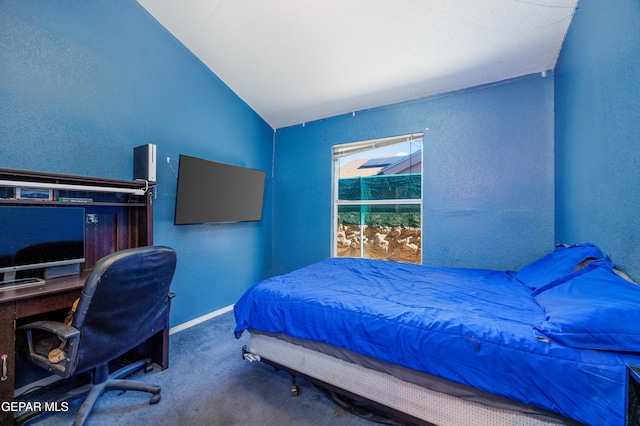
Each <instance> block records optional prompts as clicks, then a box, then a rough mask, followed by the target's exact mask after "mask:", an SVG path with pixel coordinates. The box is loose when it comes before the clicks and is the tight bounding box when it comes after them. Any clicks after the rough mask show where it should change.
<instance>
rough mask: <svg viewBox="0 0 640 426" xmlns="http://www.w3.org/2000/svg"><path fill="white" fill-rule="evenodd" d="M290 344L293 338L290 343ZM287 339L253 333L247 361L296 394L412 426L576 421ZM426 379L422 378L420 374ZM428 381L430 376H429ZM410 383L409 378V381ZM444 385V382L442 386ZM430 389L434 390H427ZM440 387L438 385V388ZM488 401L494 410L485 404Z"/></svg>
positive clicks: (509, 425)
mask: <svg viewBox="0 0 640 426" xmlns="http://www.w3.org/2000/svg"><path fill="white" fill-rule="evenodd" d="M287 340H291V339H287ZM287 340H283V338H282V336H277V337H276V336H274V335H270V334H262V333H258V332H255V331H251V338H250V349H249V350H247V349H246V347H244V348H243V358H244V359H246V360H249V361H261V362H263V363H266V364H269V365H272V366H273V367H275V368H276V369H279V370H283V371H286V372H288V373H290V374H291V375H292V387H291V392H292V395H294V396H296V395H297V394H298V388H297V384H296V382H295V380H296V377H302V378H304V379H305V380H308V381H310V382H311V383H314V384H316V385H319V386H320V387H324V388H326V389H329V390H330V391H333V392H336V393H339V394H342V395H345V396H347V397H349V398H352V399H354V400H356V401H360V402H363V403H366V404H369V405H371V406H373V407H375V408H377V409H380V410H382V411H385V412H388V413H390V414H391V415H392V416H393V417H395V418H399V419H403V420H406V421H408V422H410V423H414V424H422V425H438V426H448V425H451V426H460V425H474V426H476V425H492V426H514V425H518V426H543V425H558V424H562V425H577V424H579V423H576V422H575V421H573V420H571V419H568V418H566V417H562V416H559V415H557V414H555V413H551V412H549V411H546V410H541V409H538V408H535V407H531V406H528V405H525V404H521V403H518V402H515V401H511V400H508V399H505V398H499V397H495V396H491V395H489V394H485V393H482V392H479V391H475V390H469V389H471V388H468V387H466V386H462V385H458V384H455V383H452V382H448V381H443V380H442V379H439V378H433V376H429V377H431V378H432V379H435V380H436V384H437V383H440V384H442V385H444V386H445V388H446V387H447V386H452V387H453V389H454V390H455V388H464V389H463V392H462V393H463V394H465V393H466V396H464V395H463V398H464V399H463V398H461V397H458V396H452V395H451V394H449V393H446V392H441V391H439V390H433V389H429V388H428V387H425V386H422V385H418V384H415V383H411V382H410V381H407V380H403V379H401V378H398V377H396V376H395V375H392V374H389V373H388V372H384V371H380V370H379V369H377V368H369V367H371V366H370V365H367V367H364V366H362V365H360V364H359V363H354V362H349V361H347V360H345V359H341V358H343V357H342V356H341V357H340V358H338V357H336V356H333V355H329V354H327V353H325V351H320V350H315V349H312V348H309V347H305V346H303V345H300V344H299V343H300V342H296V341H295V339H293V341H287ZM418 374H422V373H418ZM425 376H426V375H425ZM405 378H406V377H405ZM444 382H446V383H444ZM429 387H432V386H429ZM436 388H437V386H436ZM487 401H489V404H490V405H487V404H485V402H487Z"/></svg>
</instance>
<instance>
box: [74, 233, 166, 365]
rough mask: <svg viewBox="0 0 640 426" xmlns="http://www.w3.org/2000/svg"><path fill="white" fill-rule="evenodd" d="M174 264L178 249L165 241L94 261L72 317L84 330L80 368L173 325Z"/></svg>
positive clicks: (109, 357) (112, 356) (110, 357)
mask: <svg viewBox="0 0 640 426" xmlns="http://www.w3.org/2000/svg"><path fill="white" fill-rule="evenodd" d="M175 267H176V253H175V251H173V249H171V248H169V247H163V246H148V247H138V248H133V249H126V250H122V251H119V252H116V253H112V254H109V255H107V256H105V257H103V258H102V259H100V260H99V261H98V262H97V263H96V264H95V266H94V267H93V269H92V270H91V272H90V273H89V276H88V277H87V281H86V283H85V285H84V289H83V290H82V294H81V296H80V301H79V302H78V307H77V309H76V313H75V315H74V318H73V322H72V326H73V327H75V328H76V329H78V330H80V340H79V342H78V348H77V357H76V362H75V365H74V366H73V370H74V371H75V372H76V373H80V372H82V371H87V370H89V369H91V368H94V367H96V366H99V365H102V364H105V363H106V362H108V361H110V360H113V359H115V358H117V357H119V356H120V355H122V354H124V353H126V352H128V351H129V350H131V349H133V348H134V347H136V346H138V345H139V344H140V343H142V342H144V341H145V340H147V339H148V338H149V337H151V336H153V335H154V334H156V333H157V332H158V331H161V330H163V329H164V328H165V327H166V326H168V321H169V315H168V314H169V301H168V296H169V286H170V285H171V281H172V279H173V274H174V272H175Z"/></svg>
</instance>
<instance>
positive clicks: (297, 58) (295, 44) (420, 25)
mask: <svg viewBox="0 0 640 426" xmlns="http://www.w3.org/2000/svg"><path fill="white" fill-rule="evenodd" d="M138 2H139V3H140V4H141V5H142V6H143V7H144V8H145V9H147V11H148V12H149V13H150V14H151V15H152V16H153V17H155V19H157V20H158V21H159V22H160V23H161V24H162V25H163V26H164V27H165V28H167V30H168V31H170V32H171V33H172V34H173V35H174V36H175V37H176V38H177V39H178V40H179V41H180V42H181V43H183V44H184V45H185V46H186V47H187V48H188V49H189V50H190V51H191V52H193V53H194V54H195V55H196V56H197V57H198V58H199V59H200V60H201V61H202V62H203V63H204V64H205V65H206V66H207V67H209V68H210V69H211V70H212V71H213V72H214V73H215V74H216V75H217V76H218V77H219V78H220V79H221V80H222V81H223V82H224V83H225V84H227V85H228V86H229V87H230V88H231V89H232V90H233V91H234V92H235V93H236V94H237V95H238V96H239V97H240V98H241V99H242V100H243V101H244V102H246V103H247V104H248V105H249V106H250V107H251V108H253V109H254V110H255V111H256V112H257V113H258V114H259V115H260V116H261V117H262V118H263V119H264V120H265V121H266V122H267V123H269V125H271V126H272V127H273V128H274V129H277V128H280V127H285V126H289V125H293V124H300V123H304V122H309V121H312V120H317V119H321V118H326V117H331V116H335V115H339V114H344V113H349V112H353V111H359V110H363V109H367V108H373V107H377V106H382V105H387V104H391V103H395V102H400V101H405V100H411V99H417V98H421V97H425V96H430V95H434V94H438V93H445V92H450V91H454V90H459V89H463V88H467V87H472V86H477V85H482V84H486V83H492V82H496V81H501V80H505V79H509V78H513V77H519V76H522V75H527V74H532V73H538V72H540V73H544V72H545V71H547V70H551V69H554V67H555V64H556V61H557V59H558V55H559V52H560V49H561V47H562V43H563V41H564V37H565V34H566V32H567V29H568V27H569V24H570V23H571V19H572V17H573V13H574V12H575V9H576V5H577V2H578V0H477V1H472V0H393V1H392V0H181V1H175V0H138Z"/></svg>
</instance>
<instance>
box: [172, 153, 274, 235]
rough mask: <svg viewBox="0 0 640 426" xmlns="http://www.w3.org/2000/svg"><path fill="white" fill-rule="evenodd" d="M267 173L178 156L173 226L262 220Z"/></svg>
mask: <svg viewBox="0 0 640 426" xmlns="http://www.w3.org/2000/svg"><path fill="white" fill-rule="evenodd" d="M265 179H266V173H265V172H264V171H262V170H255V169H249V168H246V167H240V166H233V165H231V164H225V163H218V162H215V161H209V160H203V159H201V158H194V157H189V156H186V155H180V163H179V168H178V188H177V197H176V211H175V218H174V224H175V225H188V224H196V223H228V222H250V221H260V220H262V202H263V199H264V185H265Z"/></svg>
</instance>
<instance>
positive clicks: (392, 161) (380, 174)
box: [332, 134, 423, 263]
mask: <svg viewBox="0 0 640 426" xmlns="http://www.w3.org/2000/svg"><path fill="white" fill-rule="evenodd" d="M422 140H423V137H422V134H412V135H405V136H399V137H392V138H385V139H376V140H370V141H363V142H356V143H350V144H342V145H336V146H334V147H333V161H334V172H333V173H334V190H333V193H334V202H333V206H334V214H333V217H334V230H335V231H334V232H335V234H334V238H333V240H332V244H333V255H334V256H337V257H365V258H372V259H387V260H397V261H402V262H412V263H421V261H422V244H421V240H422Z"/></svg>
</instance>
